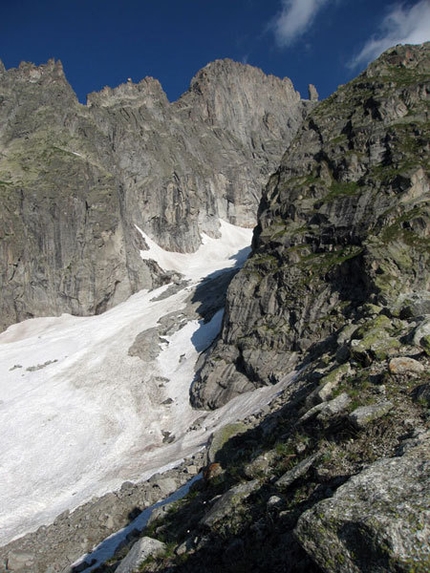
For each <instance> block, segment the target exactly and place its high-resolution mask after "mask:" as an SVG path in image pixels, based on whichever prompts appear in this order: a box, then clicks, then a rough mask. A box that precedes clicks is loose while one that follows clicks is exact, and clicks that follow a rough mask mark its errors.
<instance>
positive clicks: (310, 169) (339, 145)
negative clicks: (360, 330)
mask: <svg viewBox="0 0 430 573" xmlns="http://www.w3.org/2000/svg"><path fill="white" fill-rule="evenodd" d="M429 65H430V64H429V45H428V44H425V45H423V46H422V47H420V48H399V49H397V50H393V51H391V52H389V53H387V54H385V55H384V56H383V57H382V58H380V59H378V60H377V61H376V62H374V63H373V64H371V65H370V66H369V68H368V69H367V70H366V71H365V72H364V73H363V74H361V75H360V76H359V77H358V78H357V79H355V80H354V81H352V82H351V83H349V84H348V85H346V86H343V87H341V88H340V89H339V90H338V91H337V92H336V93H335V94H333V95H332V96H331V97H330V98H328V100H326V101H324V102H322V103H321V104H320V105H319V106H318V107H317V108H316V109H315V110H314V111H313V112H312V113H311V114H310V115H309V116H308V118H307V119H306V120H305V122H304V124H303V126H302V128H301V129H300V131H299V133H298V135H297V136H296V138H295V139H294V141H293V143H292V144H291V145H290V147H289V148H288V150H287V152H286V153H285V155H284V157H283V160H282V162H281V165H280V167H279V169H278V171H277V172H276V173H275V174H274V175H273V176H272V177H271V178H270V180H269V183H268V185H267V187H266V189H265V192H264V194H263V199H262V202H261V204H260V207H259V217H258V225H257V227H256V230H255V232H254V240H253V254H252V256H251V257H250V258H249V260H248V261H247V263H246V264H245V266H244V268H243V270H242V272H241V273H240V274H239V275H238V276H236V277H235V279H234V280H233V282H232V284H231V286H230V289H229V296H228V298H227V305H226V315H225V320H224V324H223V330H222V333H221V337H220V340H219V341H218V343H217V345H216V347H215V349H214V350H213V351H212V352H211V353H210V354H209V357H208V359H207V361H206V364H205V365H204V367H203V368H202V370H201V372H200V374H199V378H198V380H197V381H196V383H195V384H194V388H193V391H192V399H193V401H194V404H195V405H196V406H203V405H204V406H209V407H217V406H219V405H221V404H222V403H224V402H225V401H226V400H228V399H229V398H230V397H231V396H233V395H235V393H237V392H240V391H242V389H251V388H252V387H255V386H258V385H261V384H268V383H271V382H273V381H276V380H279V379H280V378H281V377H282V376H283V375H284V374H285V373H286V372H288V370H289V369H291V368H292V367H293V366H294V365H296V364H298V363H299V362H300V361H301V360H303V358H304V357H305V356H311V355H312V354H316V353H318V352H320V351H321V348H322V346H323V345H324V341H328V340H329V337H330V335H334V334H335V333H336V332H338V331H339V329H340V328H342V327H343V326H344V325H345V324H346V323H351V324H356V323H357V320H359V319H360V318H361V317H362V310H361V309H362V306H363V304H365V303H372V304H375V305H377V306H380V307H381V308H383V309H384V313H385V314H387V315H388V316H399V315H402V317H403V315H405V313H406V314H407V313H409V315H410V316H418V315H420V314H425V313H428V312H429V309H430V307H429V300H430V299H429V289H430V282H429V280H430V279H429V273H428V268H429V254H430V248H429V247H430V243H429V233H430V210H429V178H430V173H429V164H430V146H429V98H430V95H429V94H430V87H429V70H430V68H429ZM406 301H410V303H407V302H406ZM414 301H415V302H414ZM406 307H408V308H409V310H405V308H406ZM402 308H403V310H401V309H402Z"/></svg>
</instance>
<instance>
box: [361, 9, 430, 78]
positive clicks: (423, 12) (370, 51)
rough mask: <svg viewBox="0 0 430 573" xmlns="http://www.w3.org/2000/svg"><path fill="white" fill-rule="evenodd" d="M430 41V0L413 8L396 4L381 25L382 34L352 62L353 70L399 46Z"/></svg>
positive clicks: (371, 40) (373, 39) (370, 41)
mask: <svg viewBox="0 0 430 573" xmlns="http://www.w3.org/2000/svg"><path fill="white" fill-rule="evenodd" d="M429 40H430V0H419V2H417V3H416V4H414V5H413V6H405V4H404V3H402V4H395V5H393V6H392V7H391V9H390V11H389V13H388V14H387V15H386V16H385V18H384V19H383V21H382V23H381V25H380V34H379V35H378V36H374V37H372V38H370V39H369V40H368V41H367V42H366V44H365V45H364V47H363V49H362V50H361V52H360V53H359V54H358V55H357V56H356V57H354V58H353V59H352V60H351V62H350V67H351V68H356V67H358V66H363V65H367V64H368V63H369V62H371V61H372V60H374V59H375V58H377V57H378V56H379V55H380V54H382V52H384V51H385V50H387V49H388V48H390V47H391V46H395V45H397V44H422V43H423V42H427V41H429Z"/></svg>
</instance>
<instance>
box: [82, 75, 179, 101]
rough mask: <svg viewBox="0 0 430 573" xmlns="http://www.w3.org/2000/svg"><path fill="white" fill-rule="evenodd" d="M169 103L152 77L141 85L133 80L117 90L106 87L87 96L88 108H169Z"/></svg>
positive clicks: (158, 83) (159, 85) (141, 82)
mask: <svg viewBox="0 0 430 573" xmlns="http://www.w3.org/2000/svg"><path fill="white" fill-rule="evenodd" d="M168 104H169V101H168V99H167V96H166V94H165V92H164V90H163V88H162V86H161V84H160V82H159V81H158V80H156V79H154V78H152V77H146V78H144V79H143V80H141V81H140V82H139V83H137V84H136V83H134V82H133V81H132V80H131V78H129V79H128V80H127V82H126V83H123V84H120V85H119V86H117V87H116V88H110V87H109V86H105V87H104V88H103V89H102V90H101V91H99V92H92V93H90V94H88V96H87V106H88V107H91V106H95V105H98V106H104V107H107V106H113V105H146V106H148V107H151V106H153V105H164V106H167V105H168Z"/></svg>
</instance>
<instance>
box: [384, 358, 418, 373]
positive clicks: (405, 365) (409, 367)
mask: <svg viewBox="0 0 430 573" xmlns="http://www.w3.org/2000/svg"><path fill="white" fill-rule="evenodd" d="M388 370H389V372H390V374H397V375H399V374H421V373H422V372H424V370H425V369H424V366H423V365H422V364H421V362H418V360H415V359H414V358H410V357H409V356H398V357H397V358H393V359H392V360H390V363H389V364H388Z"/></svg>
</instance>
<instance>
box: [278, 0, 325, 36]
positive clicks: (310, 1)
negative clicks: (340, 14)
mask: <svg viewBox="0 0 430 573" xmlns="http://www.w3.org/2000/svg"><path fill="white" fill-rule="evenodd" d="M328 1H329V0H282V11H281V12H280V13H279V14H278V16H277V17H276V18H275V19H274V20H273V22H272V25H271V28H272V30H273V32H274V34H275V38H276V43H277V44H278V45H279V46H280V47H285V46H289V45H291V44H293V43H294V42H295V41H296V40H297V39H298V38H299V37H300V36H302V35H303V34H304V33H305V32H306V31H307V30H308V29H309V28H310V27H311V25H312V23H313V21H314V19H315V16H316V15H317V13H318V12H319V10H320V9H321V8H322V7H323V6H324V4H327V2H328Z"/></svg>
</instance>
